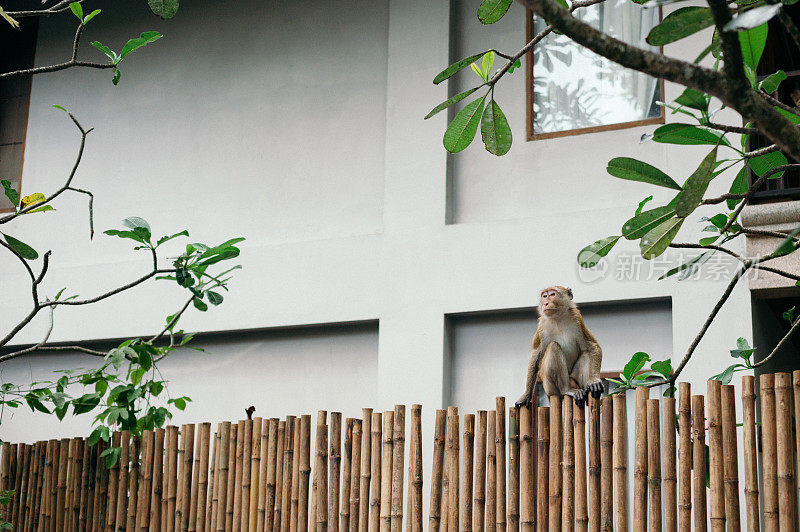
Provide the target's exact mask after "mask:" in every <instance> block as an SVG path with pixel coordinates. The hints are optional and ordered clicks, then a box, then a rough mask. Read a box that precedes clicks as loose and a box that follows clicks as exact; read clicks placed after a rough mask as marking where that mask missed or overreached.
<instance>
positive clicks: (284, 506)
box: [273, 416, 295, 532]
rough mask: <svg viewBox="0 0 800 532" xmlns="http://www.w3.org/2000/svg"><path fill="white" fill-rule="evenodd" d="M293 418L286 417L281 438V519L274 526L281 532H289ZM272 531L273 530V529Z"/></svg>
mask: <svg viewBox="0 0 800 532" xmlns="http://www.w3.org/2000/svg"><path fill="white" fill-rule="evenodd" d="M294 419H295V417H294V416H286V431H285V434H284V437H283V482H282V485H283V487H282V488H281V512H280V513H281V519H280V521H279V522H278V523H276V526H278V530H280V531H281V532H288V531H289V522H290V520H291V506H292V471H293V460H294V457H293V453H294ZM273 530H274V528H273Z"/></svg>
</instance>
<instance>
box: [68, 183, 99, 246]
mask: <svg viewBox="0 0 800 532" xmlns="http://www.w3.org/2000/svg"><path fill="white" fill-rule="evenodd" d="M67 190H71V191H73V192H79V193H81V194H86V195H87V196H89V240H91V239H93V238H94V194H92V193H91V192H89V191H88V190H83V189H81V188H75V187H67Z"/></svg>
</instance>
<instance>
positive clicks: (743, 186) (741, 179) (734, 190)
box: [725, 166, 749, 210]
mask: <svg viewBox="0 0 800 532" xmlns="http://www.w3.org/2000/svg"><path fill="white" fill-rule="evenodd" d="M748 188H749V184H748V182H747V166H742V169H741V170H739V173H737V174H736V177H734V178H733V182H732V183H731V188H730V190H729V191H728V192H729V193H731V194H744V193H746V192H747V189H748ZM741 201H743V199H729V200H725V203H726V204H727V205H728V208H729V209H731V210H733V209H734V208H735V207H736V205H738V204H739V202H741Z"/></svg>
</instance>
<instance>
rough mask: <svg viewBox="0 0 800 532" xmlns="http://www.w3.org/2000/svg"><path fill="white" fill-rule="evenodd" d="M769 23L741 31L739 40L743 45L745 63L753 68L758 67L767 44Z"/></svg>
mask: <svg viewBox="0 0 800 532" xmlns="http://www.w3.org/2000/svg"><path fill="white" fill-rule="evenodd" d="M767 31H768V30H767V24H766V22H765V23H764V24H761V25H759V26H756V27H754V28H752V29H749V30H747V31H740V32H739V42H740V43H741V45H742V58H743V59H744V64H745V65H747V66H749V67H750V68H752V69H753V70H755V69H756V67H758V61H759V60H760V59H761V54H762V53H763V52H764V46H766V44H767Z"/></svg>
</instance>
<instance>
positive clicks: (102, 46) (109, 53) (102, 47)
mask: <svg viewBox="0 0 800 532" xmlns="http://www.w3.org/2000/svg"><path fill="white" fill-rule="evenodd" d="M92 46H94V47H95V48H97V49H98V50H100V51H101V52H103V53H104V54H105V55H106V57H108V58H109V59H110V60H111V62H112V63H114V62H116V60H117V54H115V53H114V52H113V51H111V48H109V47H108V46H106V45H105V44H103V43H101V42H100V41H94V42H93V43H92Z"/></svg>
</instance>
